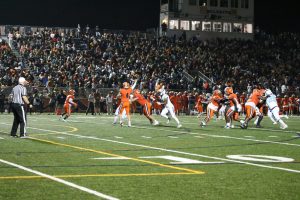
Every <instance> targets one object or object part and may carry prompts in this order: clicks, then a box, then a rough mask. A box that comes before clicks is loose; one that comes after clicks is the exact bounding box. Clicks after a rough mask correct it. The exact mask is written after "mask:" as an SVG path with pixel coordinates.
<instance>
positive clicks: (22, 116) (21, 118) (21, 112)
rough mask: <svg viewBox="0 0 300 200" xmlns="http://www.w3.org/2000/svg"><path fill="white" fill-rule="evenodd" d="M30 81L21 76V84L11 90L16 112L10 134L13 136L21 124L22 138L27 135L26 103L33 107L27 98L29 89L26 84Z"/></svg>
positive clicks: (13, 106)
mask: <svg viewBox="0 0 300 200" xmlns="http://www.w3.org/2000/svg"><path fill="white" fill-rule="evenodd" d="M27 84H28V82H27V81H26V80H25V78H24V77H20V78H19V85H17V86H15V87H14V88H13V90H12V92H11V94H12V95H13V100H12V112H13V114H14V122H13V126H12V128H11V132H10V135H11V136H12V137H18V136H17V130H18V126H19V124H20V138H25V137H26V113H25V109H24V104H27V105H29V107H30V108H32V105H31V104H30V102H29V100H28V98H27V89H26V88H25V86H26V85H27Z"/></svg>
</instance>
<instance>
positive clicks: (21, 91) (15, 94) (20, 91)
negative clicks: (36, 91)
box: [11, 85, 27, 104]
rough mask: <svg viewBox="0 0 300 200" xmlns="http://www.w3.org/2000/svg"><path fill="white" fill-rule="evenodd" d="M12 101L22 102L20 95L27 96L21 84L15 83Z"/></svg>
mask: <svg viewBox="0 0 300 200" xmlns="http://www.w3.org/2000/svg"><path fill="white" fill-rule="evenodd" d="M11 94H12V95H13V101H12V102H13V103H18V104H24V101H23V98H22V96H27V89H26V87H24V86H23V85H17V86H15V87H14V88H13V90H12V92H11Z"/></svg>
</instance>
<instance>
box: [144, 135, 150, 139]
mask: <svg viewBox="0 0 300 200" xmlns="http://www.w3.org/2000/svg"><path fill="white" fill-rule="evenodd" d="M141 137H142V138H146V139H151V138H152V137H148V136H144V135H143V136H141Z"/></svg>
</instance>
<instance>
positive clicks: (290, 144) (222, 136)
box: [0, 123, 300, 147]
mask: <svg viewBox="0 0 300 200" xmlns="http://www.w3.org/2000/svg"><path fill="white" fill-rule="evenodd" d="M0 124H3V125H6V126H11V124H6V123H0ZM93 124H96V123H93ZM98 124H99V123H98ZM27 128H31V129H35V130H40V131H49V130H45V129H39V128H34V127H27ZM132 128H139V129H148V130H155V131H164V132H173V133H186V134H192V135H201V136H207V137H213V138H226V139H235V140H245V141H253V142H263V143H270V144H280V145H288V146H297V147H300V144H293V143H287V142H274V141H269V140H257V139H250V138H239V137H232V136H225V135H212V134H204V133H192V132H183V131H174V130H168V129H159V128H149V127H139V126H132ZM260 130H261V129H260ZM266 130H268V131H272V129H266ZM50 131H51V132H53V133H61V134H65V133H64V132H59V131H53V130H50ZM274 131H275V132H276V130H274ZM282 132H285V131H282ZM290 132H291V131H290ZM293 133H299V134H300V132H296V131H294V132H293ZM73 136H75V137H76V136H78V135H73ZM78 137H80V136H78ZM293 137H295V138H300V136H293Z"/></svg>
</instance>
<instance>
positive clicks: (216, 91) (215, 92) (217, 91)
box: [213, 90, 222, 96]
mask: <svg viewBox="0 0 300 200" xmlns="http://www.w3.org/2000/svg"><path fill="white" fill-rule="evenodd" d="M221 94H222V93H221V91H220V90H214V92H213V95H218V96H221Z"/></svg>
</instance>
